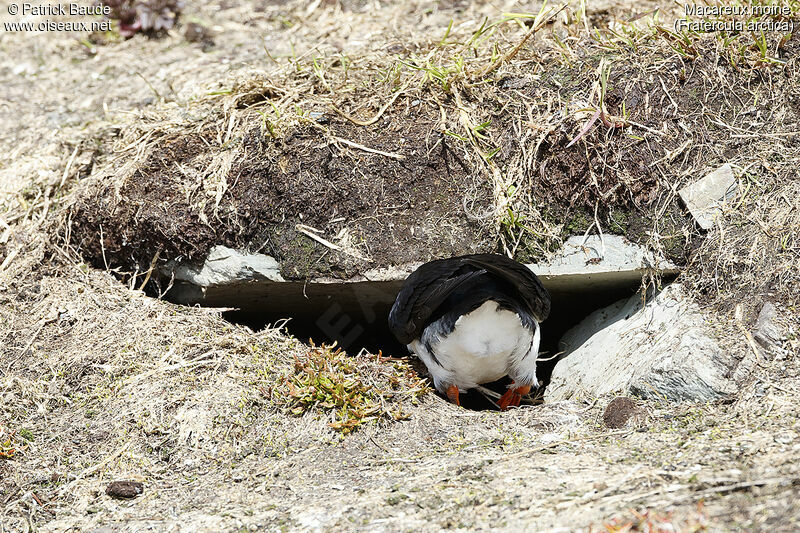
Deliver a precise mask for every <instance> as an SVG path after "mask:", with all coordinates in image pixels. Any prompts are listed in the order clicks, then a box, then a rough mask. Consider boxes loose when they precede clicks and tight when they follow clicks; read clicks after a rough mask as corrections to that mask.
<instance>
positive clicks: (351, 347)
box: [203, 275, 641, 410]
mask: <svg viewBox="0 0 800 533" xmlns="http://www.w3.org/2000/svg"><path fill="white" fill-rule="evenodd" d="M640 284H641V278H640V277H638V276H636V275H633V276H627V277H618V278H614V279H611V280H609V279H598V278H597V276H592V275H586V276H581V275H573V276H569V277H568V279H556V280H551V282H550V283H547V282H546V283H545V285H546V286H547V287H548V289H549V291H550V294H551V297H552V310H551V313H550V316H549V317H548V318H547V320H545V321H544V322H543V323H542V342H541V347H540V355H539V357H540V359H549V360H544V361H542V360H540V361H539V363H538V369H537V375H538V378H539V382H540V388H539V389H538V390H537V391H535V392H533V393H532V394H531V398H532V401H533V403H539V402H541V398H542V396H543V395H544V388H545V387H546V386H547V384H548V383H549V382H550V375H551V373H552V371H553V367H554V366H555V364H556V362H557V360H558V358H557V357H556V358H553V357H552V356H553V355H555V354H557V353H558V352H559V351H560V350H561V349H563V348H560V347H559V340H560V339H561V337H562V335H563V334H564V333H565V332H566V331H567V330H568V329H570V328H571V327H572V326H574V325H576V324H577V323H578V322H580V321H581V320H582V319H583V318H585V317H586V316H587V315H589V314H590V313H592V312H593V311H595V310H597V309H600V308H602V307H605V306H607V305H610V304H612V303H614V302H616V301H618V300H620V299H623V298H628V297H630V296H631V295H633V294H634V293H635V292H636V291H637V290H638V289H639V287H640ZM401 285H402V281H381V282H367V281H364V282H352V283H307V284H306V283H302V282H283V283H268V284H265V285H260V284H255V285H253V284H248V285H244V286H242V287H240V288H239V289H230V288H228V289H227V290H226V291H225V293H224V294H223V293H219V294H214V293H213V292H209V293H206V294H205V296H204V298H203V299H204V302H203V303H204V305H211V306H221V307H222V306H224V307H235V308H236V309H237V310H235V311H228V312H225V313H224V314H223V316H224V317H225V318H226V319H227V320H229V321H231V322H233V323H237V324H243V325H246V326H248V327H250V328H251V329H253V330H258V329H261V328H264V327H266V326H267V325H275V324H278V325H280V324H284V323H285V325H283V326H282V327H283V328H284V329H285V330H286V331H287V332H288V333H290V334H291V335H293V336H295V337H296V338H298V339H300V340H302V341H306V342H307V341H309V339H311V340H313V341H314V343H316V344H318V345H319V344H322V343H327V344H331V343H333V342H334V341H336V342H337V343H338V346H341V347H342V348H344V349H345V350H346V351H347V352H348V353H351V354H356V353H358V352H359V351H360V350H362V349H366V350H368V351H369V352H372V353H378V351H381V352H382V353H383V355H385V356H392V357H409V352H408V350H407V349H406V347H405V346H403V345H401V344H400V343H399V342H397V340H396V339H395V338H394V337H393V335H392V334H391V332H390V331H389V327H388V324H387V317H388V314H389V309H390V308H391V306H392V303H393V302H394V299H395V297H396V295H397V293H398V291H399V290H400V287H401ZM286 319H289V320H288V321H287V320H286ZM409 361H410V362H411V364H412V365H413V366H414V367H415V368H416V369H417V371H418V372H419V373H420V374H421V375H427V371H426V369H425V366H424V365H423V364H422V362H421V361H419V360H418V359H417V358H416V357H409ZM507 384H508V378H505V379H503V380H500V381H498V382H495V383H491V384H485V385H484V387H486V388H488V389H490V390H492V391H494V392H495V393H500V394H501V393H502V392H504V391H505V389H506V386H507ZM461 404H462V406H463V407H466V408H469V409H475V410H483V409H495V408H496V407H495V406H494V405H493V403H492V402H491V401H490V400H489V399H487V398H486V396H485V395H484V394H483V393H481V392H479V391H477V390H473V391H470V392H466V393H462V395H461Z"/></svg>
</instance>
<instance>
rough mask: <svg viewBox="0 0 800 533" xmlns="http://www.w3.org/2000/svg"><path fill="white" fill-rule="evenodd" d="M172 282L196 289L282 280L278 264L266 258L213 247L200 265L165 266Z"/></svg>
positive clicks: (223, 247)
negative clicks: (181, 282)
mask: <svg viewBox="0 0 800 533" xmlns="http://www.w3.org/2000/svg"><path fill="white" fill-rule="evenodd" d="M166 270H167V272H168V273H169V274H174V276H175V279H176V280H179V281H186V282H188V283H191V284H193V285H197V286H199V287H211V286H213V285H225V284H230V283H240V282H242V281H267V280H268V281H283V278H282V277H281V270H280V265H279V264H278V262H277V261H276V260H275V259H274V258H273V257H270V256H268V255H264V254H251V253H246V252H238V251H236V250H233V249H231V248H227V247H225V246H214V247H213V248H212V249H211V251H210V252H209V253H208V257H206V260H205V261H204V262H203V264H202V265H199V266H198V265H194V264H191V263H179V264H175V263H170V264H168V265H167V266H166Z"/></svg>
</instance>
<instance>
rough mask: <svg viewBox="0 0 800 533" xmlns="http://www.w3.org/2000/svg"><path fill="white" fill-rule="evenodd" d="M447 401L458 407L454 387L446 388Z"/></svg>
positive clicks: (456, 388) (458, 403)
mask: <svg viewBox="0 0 800 533" xmlns="http://www.w3.org/2000/svg"><path fill="white" fill-rule="evenodd" d="M446 392H447V399H448V400H450V403H454V404H456V405H458V406H460V405H461V402H460V401H459V399H458V387H456V386H455V385H450V386H449V387H447V391H446Z"/></svg>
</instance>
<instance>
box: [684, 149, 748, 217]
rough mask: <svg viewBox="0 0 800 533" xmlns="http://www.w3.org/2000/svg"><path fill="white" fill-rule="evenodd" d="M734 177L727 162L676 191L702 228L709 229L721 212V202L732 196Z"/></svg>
mask: <svg viewBox="0 0 800 533" xmlns="http://www.w3.org/2000/svg"><path fill="white" fill-rule="evenodd" d="M735 191H736V179H735V178H734V177H733V169H732V168H731V166H730V165H729V164H727V163H726V164H724V165H722V166H721V167H719V168H718V169H716V170H715V171H714V172H712V173H710V174H708V175H706V176H705V177H703V178H701V179H699V180H697V181H695V182H694V183H691V184H689V185H687V186H686V187H684V188H682V189H681V190H679V191H678V194H679V195H680V197H681V199H682V200H683V202H684V203H685V204H686V207H687V209H689V212H691V213H692V216H693V217H694V219H695V220H696V221H697V223H698V224H699V225H700V227H701V228H703V229H706V230H707V229H711V227H712V226H713V225H714V219H715V218H716V217H717V216H719V214H720V213H721V212H722V210H721V208H720V206H721V204H722V202H724V201H725V200H726V199H728V198H730V197H732V196H733V194H734V192H735Z"/></svg>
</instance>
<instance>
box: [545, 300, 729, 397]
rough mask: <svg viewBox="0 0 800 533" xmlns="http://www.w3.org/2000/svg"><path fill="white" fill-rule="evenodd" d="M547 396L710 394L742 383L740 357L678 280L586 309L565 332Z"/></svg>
mask: <svg viewBox="0 0 800 533" xmlns="http://www.w3.org/2000/svg"><path fill="white" fill-rule="evenodd" d="M561 343H562V349H563V350H565V351H566V354H567V355H566V356H565V357H564V358H563V359H561V360H560V361H559V362H558V363H557V364H556V366H555V368H554V370H553V374H552V377H551V382H550V385H549V386H548V387H547V390H546V391H545V400H546V401H548V402H555V401H560V400H565V399H568V398H571V397H573V396H577V395H588V396H598V395H601V394H608V393H616V392H622V393H625V394H631V395H634V396H639V397H642V398H648V397H653V398H660V399H668V400H672V401H679V400H693V401H707V400H713V399H714V398H718V397H720V396H724V395H727V394H731V393H733V392H735V390H736V389H737V383H736V381H735V378H734V377H733V376H734V375H739V374H741V373H737V372H735V370H736V367H738V366H739V365H740V364H741V363H740V362H739V361H738V360H737V359H736V358H735V356H733V355H732V354H730V353H728V352H726V351H724V350H722V348H720V346H719V344H718V343H717V341H716V340H715V339H714V336H713V334H712V332H711V331H710V328H709V327H708V326H707V324H706V319H705V317H704V315H703V313H702V311H701V310H700V308H699V307H698V306H697V304H696V303H694V302H693V301H692V299H691V298H690V297H689V296H688V295H687V294H686V291H685V290H684V288H683V287H682V286H681V285H679V284H672V285H669V286H668V287H666V288H665V289H664V290H662V291H661V292H660V293H658V294H657V295H656V296H655V297H652V296H651V297H650V298H649V299H648V301H647V302H646V303H644V305H643V302H642V297H641V295H634V296H633V297H631V298H630V299H627V300H621V301H619V302H617V303H615V304H613V305H611V306H609V307H607V308H604V309H600V310H598V311H595V312H594V313H592V314H591V315H589V316H588V317H587V318H586V319H584V320H583V321H582V322H580V323H579V324H578V325H577V326H575V327H573V328H572V329H571V330H569V331H568V332H567V333H566V334H565V335H564V337H563V338H562V340H561Z"/></svg>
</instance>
